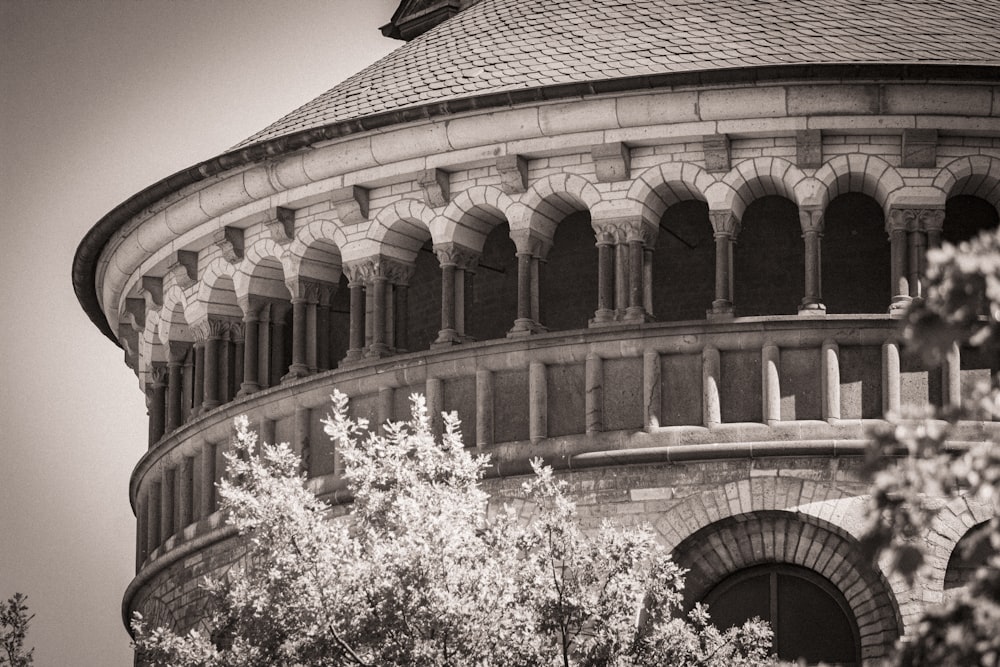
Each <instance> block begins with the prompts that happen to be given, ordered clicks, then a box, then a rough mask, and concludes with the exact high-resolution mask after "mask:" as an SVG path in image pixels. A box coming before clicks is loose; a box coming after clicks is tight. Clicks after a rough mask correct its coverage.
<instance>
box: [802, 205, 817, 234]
mask: <svg viewBox="0 0 1000 667" xmlns="http://www.w3.org/2000/svg"><path fill="white" fill-rule="evenodd" d="M799 224H800V225H802V233H803V234H808V233H810V232H812V233H816V234H822V233H823V209H821V208H800V209H799Z"/></svg>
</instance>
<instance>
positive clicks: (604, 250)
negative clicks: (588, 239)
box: [593, 229, 615, 324]
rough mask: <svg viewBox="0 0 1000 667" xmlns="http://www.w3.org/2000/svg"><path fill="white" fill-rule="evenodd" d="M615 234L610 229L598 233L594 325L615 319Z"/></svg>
mask: <svg viewBox="0 0 1000 667" xmlns="http://www.w3.org/2000/svg"><path fill="white" fill-rule="evenodd" d="M614 243H615V240H614V234H613V232H612V231H611V230H610V229H601V230H600V231H598V232H597V310H596V311H595V312H594V320H593V323H595V324H601V323H605V322H611V321H613V320H614V319H615V311H614V300H615V255H614V252H615V251H614Z"/></svg>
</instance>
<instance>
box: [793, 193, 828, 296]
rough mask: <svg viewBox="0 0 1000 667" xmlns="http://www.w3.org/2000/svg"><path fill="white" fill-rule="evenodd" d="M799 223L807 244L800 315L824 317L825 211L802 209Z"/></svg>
mask: <svg viewBox="0 0 1000 667" xmlns="http://www.w3.org/2000/svg"><path fill="white" fill-rule="evenodd" d="M799 222H800V223H801V225H802V239H803V241H804V243H805V273H806V281H805V282H806V284H805V294H804V295H803V296H802V303H801V304H799V315H822V314H825V313H826V306H824V305H823V297H822V289H823V277H822V255H821V246H820V244H821V239H822V238H823V209H820V208H800V209H799Z"/></svg>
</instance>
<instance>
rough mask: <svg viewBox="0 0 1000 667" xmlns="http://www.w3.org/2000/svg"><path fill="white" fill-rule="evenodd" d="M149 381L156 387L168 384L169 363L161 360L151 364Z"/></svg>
mask: <svg viewBox="0 0 1000 667" xmlns="http://www.w3.org/2000/svg"><path fill="white" fill-rule="evenodd" d="M149 383H150V384H151V385H153V386H154V387H165V386H167V365H166V364H164V363H160V362H154V363H152V364H150V368H149Z"/></svg>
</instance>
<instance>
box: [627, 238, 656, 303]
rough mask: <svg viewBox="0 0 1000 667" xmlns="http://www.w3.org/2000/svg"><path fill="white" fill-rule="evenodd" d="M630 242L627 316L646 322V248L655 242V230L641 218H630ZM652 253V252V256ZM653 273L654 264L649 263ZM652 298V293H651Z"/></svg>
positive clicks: (628, 239) (628, 240)
mask: <svg viewBox="0 0 1000 667" xmlns="http://www.w3.org/2000/svg"><path fill="white" fill-rule="evenodd" d="M626 238H627V242H628V306H627V307H626V309H625V318H624V319H626V320H628V321H630V322H645V321H646V319H647V315H648V312H647V311H646V285H645V283H646V272H647V267H646V248H651V247H652V244H653V238H654V237H653V232H652V231H651V230H650V229H649V228H648V227H647V226H646V225H645V223H644V222H643V221H642V220H641V219H639V220H630V221H629V222H628V225H627V237H626ZM651 256H652V253H650V257H651ZM649 273H650V274H652V264H650V265H649ZM650 299H652V293H650Z"/></svg>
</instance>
